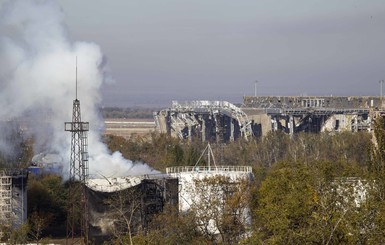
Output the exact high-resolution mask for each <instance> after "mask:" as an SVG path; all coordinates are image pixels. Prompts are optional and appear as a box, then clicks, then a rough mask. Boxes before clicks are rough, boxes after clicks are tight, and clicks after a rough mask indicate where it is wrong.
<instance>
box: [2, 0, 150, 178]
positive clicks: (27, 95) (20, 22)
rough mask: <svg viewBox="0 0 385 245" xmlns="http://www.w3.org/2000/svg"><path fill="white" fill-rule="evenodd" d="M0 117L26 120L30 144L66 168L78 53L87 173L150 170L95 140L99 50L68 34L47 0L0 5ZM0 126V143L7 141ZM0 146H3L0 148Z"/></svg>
mask: <svg viewBox="0 0 385 245" xmlns="http://www.w3.org/2000/svg"><path fill="white" fill-rule="evenodd" d="M0 54H1V55H0V108H1V109H0V121H7V120H21V119H22V118H25V117H26V116H28V117H29V121H33V122H34V123H29V124H28V129H27V131H28V132H29V133H30V134H31V135H33V136H34V138H35V140H36V145H35V146H34V147H35V150H36V151H41V150H46V151H50V152H57V153H59V154H60V155H61V157H62V158H63V159H68V161H66V160H64V163H65V164H64V166H63V169H65V170H67V171H68V168H69V157H70V154H69V149H70V139H71V135H70V132H64V122H65V121H67V122H68V121H71V120H72V102H73V100H74V99H75V60H76V57H78V99H79V100H80V103H81V113H82V121H88V122H90V131H89V134H88V136H89V138H88V142H89V144H88V145H89V147H88V150H89V170H90V175H98V174H102V175H104V176H107V177H110V176H127V175H141V174H148V173H151V172H152V173H154V172H153V171H152V170H151V168H149V167H148V166H147V165H146V164H133V163H132V162H131V161H129V160H125V159H124V158H123V157H122V155H121V154H120V153H119V152H115V153H113V154H111V153H110V152H109V151H108V149H107V147H106V145H104V144H103V143H102V142H101V139H100V137H101V130H102V128H103V123H102V120H100V118H99V115H98V105H99V104H100V102H101V95H100V88H101V85H102V84H103V83H105V82H106V81H107V80H108V76H107V74H108V72H107V68H106V62H105V59H104V56H103V54H102V52H101V50H100V48H99V46H97V45H96V44H94V43H90V42H73V41H71V40H70V39H69V35H68V30H67V28H66V26H65V23H64V14H63V12H62V10H61V8H60V6H59V4H58V3H57V2H56V1H53V0H10V1H7V2H5V3H4V4H3V5H1V9H0ZM0 130H1V129H0ZM2 135H3V133H2V132H1V131H0V147H1V146H2V145H7V142H6V139H4V138H3V137H2ZM1 150H4V149H1Z"/></svg>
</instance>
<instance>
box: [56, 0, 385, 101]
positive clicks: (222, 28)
mask: <svg viewBox="0 0 385 245" xmlns="http://www.w3.org/2000/svg"><path fill="white" fill-rule="evenodd" d="M59 3H60V4H61V6H62V8H63V11H64V13H65V16H66V23H67V25H68V29H69V34H70V36H71V38H72V39H73V40H83V41H89V42H95V43H96V44H98V45H100V47H101V49H102V52H103V53H104V54H105V55H106V57H107V60H108V63H109V67H110V69H111V75H112V77H113V78H114V80H115V83H114V84H108V85H106V86H104V88H103V98H104V99H103V104H104V105H107V106H111V105H119V106H133V105H157V104H159V105H160V106H164V105H169V104H171V101H172V100H179V101H186V100H193V99H205V100H228V101H230V102H241V101H242V97H243V96H244V95H253V94H254V85H255V80H258V81H259V82H258V84H257V91H258V92H257V93H258V95H262V96H266V95H281V96H284V95H379V94H380V84H379V82H378V81H379V80H381V79H385V1H384V0H276V1H272V0H240V1H234V0H231V1H230V0H161V1H160V0H109V1H106V0H81V1H79V0H59ZM79 58H81V57H79ZM384 88H385V86H384Z"/></svg>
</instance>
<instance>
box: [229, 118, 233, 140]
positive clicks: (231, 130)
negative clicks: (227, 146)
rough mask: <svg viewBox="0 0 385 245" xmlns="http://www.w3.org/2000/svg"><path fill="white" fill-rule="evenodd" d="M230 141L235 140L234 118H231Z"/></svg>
mask: <svg viewBox="0 0 385 245" xmlns="http://www.w3.org/2000/svg"><path fill="white" fill-rule="evenodd" d="M230 141H234V120H233V119H230Z"/></svg>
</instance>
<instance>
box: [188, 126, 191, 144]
mask: <svg viewBox="0 0 385 245" xmlns="http://www.w3.org/2000/svg"><path fill="white" fill-rule="evenodd" d="M187 130H188V136H187V137H188V140H189V141H190V142H191V141H192V135H191V124H188V125H187Z"/></svg>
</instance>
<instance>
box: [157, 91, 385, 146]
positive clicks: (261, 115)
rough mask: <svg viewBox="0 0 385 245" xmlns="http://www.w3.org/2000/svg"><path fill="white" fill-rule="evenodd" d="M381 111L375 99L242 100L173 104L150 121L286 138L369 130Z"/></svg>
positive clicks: (189, 132) (187, 134) (177, 132)
mask: <svg viewBox="0 0 385 245" xmlns="http://www.w3.org/2000/svg"><path fill="white" fill-rule="evenodd" d="M384 113H385V111H384V102H383V98H382V97H380V96H345V97H343V96H342V97H333V96H245V97H244V100H243V104H242V105H241V106H240V107H237V106H235V105H233V104H231V103H229V102H226V101H192V102H187V103H185V104H179V103H177V102H173V103H172V106H171V107H170V108H167V109H164V110H161V111H159V112H155V113H154V118H155V123H156V126H157V129H158V131H159V132H161V133H167V134H169V135H171V136H175V137H179V138H181V139H191V138H194V137H195V138H199V139H201V140H202V141H216V142H227V141H233V140H236V139H237V138H244V139H248V138H250V137H251V136H254V137H261V136H265V135H267V134H268V133H269V132H271V131H278V130H280V131H283V132H286V133H288V134H290V135H292V134H295V133H299V132H308V133H320V132H342V131H351V132H358V131H362V130H365V131H371V130H372V121H373V119H374V118H375V117H376V116H383V115H384Z"/></svg>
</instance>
